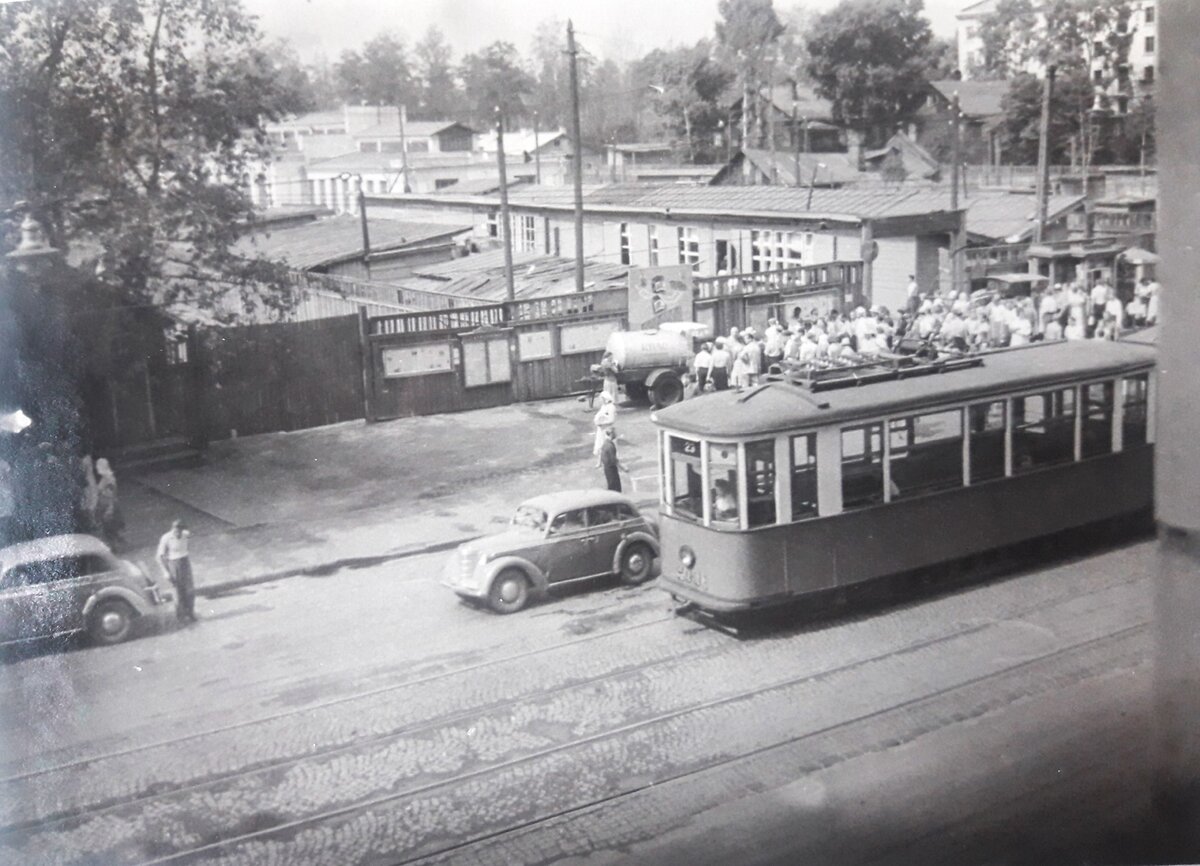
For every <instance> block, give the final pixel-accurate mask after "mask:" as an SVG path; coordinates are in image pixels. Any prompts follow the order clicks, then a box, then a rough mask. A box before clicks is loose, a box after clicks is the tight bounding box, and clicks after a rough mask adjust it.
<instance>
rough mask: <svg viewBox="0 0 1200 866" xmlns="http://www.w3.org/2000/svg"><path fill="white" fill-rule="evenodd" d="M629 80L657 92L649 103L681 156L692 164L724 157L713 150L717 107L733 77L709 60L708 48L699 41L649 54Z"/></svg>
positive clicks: (721, 115)
mask: <svg viewBox="0 0 1200 866" xmlns="http://www.w3.org/2000/svg"><path fill="white" fill-rule="evenodd" d="M637 70H638V71H637V73H636V74H635V76H634V78H635V79H639V80H642V81H644V82H645V83H646V84H650V85H653V89H654V90H655V91H658V90H659V89H660V88H661V92H660V93H659V95H658V96H657V97H653V96H652V98H651V105H652V106H653V107H654V111H655V113H656V115H657V116H658V119H659V121H660V123H662V124H663V125H664V126H665V127H666V129H668V130H670V132H671V133H673V135H674V137H675V139H676V140H682V141H683V142H684V145H683V148H682V149H683V150H684V152H685V153H687V154H688V156H689V157H690V158H692V159H693V160H695V161H697V162H711V161H713V160H714V159H721V158H723V157H724V154H723V153H720V152H719V151H718V149H717V148H716V146H715V145H714V143H713V142H714V140H715V139H716V138H717V137H718V133H719V132H720V130H721V124H722V123H723V122H724V120H725V110H724V108H723V106H722V102H723V98H724V97H725V95H726V93H727V91H728V88H729V86H730V84H732V83H733V81H734V78H735V75H734V73H733V72H732V71H731V70H729V69H728V68H727V67H725V66H724V65H722V64H721V63H720V62H719V61H718V60H716V59H715V57H714V51H713V45H712V43H711V42H710V41H708V40H706V39H702V40H700V41H699V42H697V43H696V44H695V45H693V46H691V47H682V48H675V49H671V50H663V49H655V50H654V51H651V52H650V53H649V54H647V55H646V56H645V57H643V58H642V60H641V61H640V62H639V63H638V64H637Z"/></svg>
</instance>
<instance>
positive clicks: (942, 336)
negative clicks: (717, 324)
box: [686, 278, 1161, 396]
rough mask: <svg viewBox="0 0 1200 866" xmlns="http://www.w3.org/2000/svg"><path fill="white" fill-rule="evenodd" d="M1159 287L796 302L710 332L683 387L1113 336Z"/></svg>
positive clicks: (1139, 323)
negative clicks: (784, 316)
mask: <svg viewBox="0 0 1200 866" xmlns="http://www.w3.org/2000/svg"><path fill="white" fill-rule="evenodd" d="M1160 292H1161V289H1160V287H1159V285H1158V283H1157V282H1154V281H1152V280H1150V279H1148V278H1146V279H1143V280H1142V281H1141V283H1140V284H1139V285H1138V286H1137V288H1136V290H1135V292H1134V295H1133V297H1132V298H1131V299H1130V300H1129V301H1128V302H1127V303H1122V302H1121V300H1120V299H1119V298H1118V297H1117V293H1116V291H1115V289H1113V287H1112V286H1111V285H1109V284H1107V283H1106V282H1104V281H1103V280H1101V281H1098V282H1097V283H1096V284H1095V285H1093V286H1092V287H1091V288H1090V289H1085V288H1084V286H1083V285H1082V284H1081V283H1070V284H1062V283H1059V284H1056V285H1054V286H1052V287H1050V288H1049V289H1048V290H1046V291H1043V292H1035V293H1033V294H1032V295H1030V296H1025V297H999V296H997V295H996V294H995V293H992V292H988V291H981V292H976V293H974V294H972V295H968V294H966V293H965V292H964V293H959V292H954V291H946V292H940V293H921V292H920V291H918V290H917V288H916V283H915V281H913V282H910V287H909V296H908V303H907V305H906V307H905V308H904V309H901V310H897V311H895V312H893V311H891V310H889V309H888V308H887V307H885V306H872V307H870V308H867V307H858V308H856V309H854V310H853V311H851V312H848V313H841V312H837V311H834V312H829V313H825V314H822V313H820V312H819V311H817V310H810V311H808V312H807V313H805V312H804V311H803V310H802V309H801V308H800V307H796V308H795V309H794V310H793V311H792V316H791V318H790V319H789V320H788V321H786V322H783V321H780V320H779V319H770V320H769V321H768V323H767V326H766V328H765V329H764V330H763V332H762V333H761V334H760V333H758V331H757V330H756V329H755V328H753V327H750V328H744V329H738V328H733V329H731V330H730V333H729V334H728V336H720V337H717V338H716V339H715V340H712V341H709V342H705V343H704V344H703V345H702V346H701V347H700V349H699V351H698V352H697V353H696V355H695V358H694V360H693V362H692V368H691V370H690V373H689V376H688V380H689V381H688V383H687V386H686V389H687V390H686V395H687V396H694V395H695V394H699V393H703V392H705V391H721V390H725V389H726V388H730V387H732V388H748V387H752V386H754V385H755V384H757V383H758V382H759V381H760V380H761V378H762V376H763V375H764V374H766V373H767V372H770V371H771V370H772V368H775V369H777V370H783V369H786V368H788V367H794V366H799V367H808V368H822V367H838V366H853V365H856V364H865V363H870V362H871V361H872V360H875V359H877V358H878V357H879V356H880V354H881V353H892V352H898V351H900V352H907V353H910V354H918V353H920V352H922V351H924V352H927V353H931V354H932V353H934V352H936V353H948V354H969V353H974V352H982V351H987V350H991V349H1000V348H1008V347H1015V346H1023V345H1028V344H1030V343H1034V342H1038V341H1043V340H1045V341H1052V340H1084V339H1106V340H1113V339H1116V338H1117V337H1118V336H1119V335H1120V334H1121V333H1122V332H1124V331H1126V330H1128V329H1131V328H1136V327H1143V326H1147V325H1153V324H1155V323H1156V322H1157V321H1158V305H1159V295H1160Z"/></svg>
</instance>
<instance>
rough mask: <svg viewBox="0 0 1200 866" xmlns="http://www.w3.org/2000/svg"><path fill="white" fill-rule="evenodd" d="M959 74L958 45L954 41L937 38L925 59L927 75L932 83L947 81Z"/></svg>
mask: <svg viewBox="0 0 1200 866" xmlns="http://www.w3.org/2000/svg"><path fill="white" fill-rule="evenodd" d="M956 72H958V45H957V44H956V43H955V41H954V40H953V39H947V38H945V37H944V36H935V37H934V38H933V41H932V42H930V43H929V50H928V52H927V53H926V57H925V75H926V77H928V79H929V80H930V81H945V80H946V79H948V78H953V77H954V75H955V73H956Z"/></svg>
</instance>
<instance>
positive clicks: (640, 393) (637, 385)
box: [625, 382, 650, 403]
mask: <svg viewBox="0 0 1200 866" xmlns="http://www.w3.org/2000/svg"><path fill="white" fill-rule="evenodd" d="M625 396H626V397H628V398H629V399H630V400H632V401H633V402H635V403H645V402H646V401H647V400H648V399H649V397H650V395H649V394H648V393H647V391H646V386H645V384H644V383H642V382H626V383H625Z"/></svg>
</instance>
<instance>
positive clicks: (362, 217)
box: [338, 171, 371, 282]
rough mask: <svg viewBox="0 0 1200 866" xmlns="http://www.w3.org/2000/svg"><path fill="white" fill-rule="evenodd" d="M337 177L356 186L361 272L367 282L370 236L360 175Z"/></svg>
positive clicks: (369, 267)
mask: <svg viewBox="0 0 1200 866" xmlns="http://www.w3.org/2000/svg"><path fill="white" fill-rule="evenodd" d="M338 177H339V178H340V179H341V180H342V181H344V182H346V183H349V182H350V181H351V180H353V181H355V183H356V184H357V186H358V219H359V222H360V223H361V224H362V245H363V270H364V271H366V273H367V281H368V282H369V281H370V279H371V234H370V232H369V231H368V230H367V199H366V196H365V195H364V194H363V179H362V175H361V174H351V173H350V172H348V171H343V172H342V173H341V174H339V175H338Z"/></svg>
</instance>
